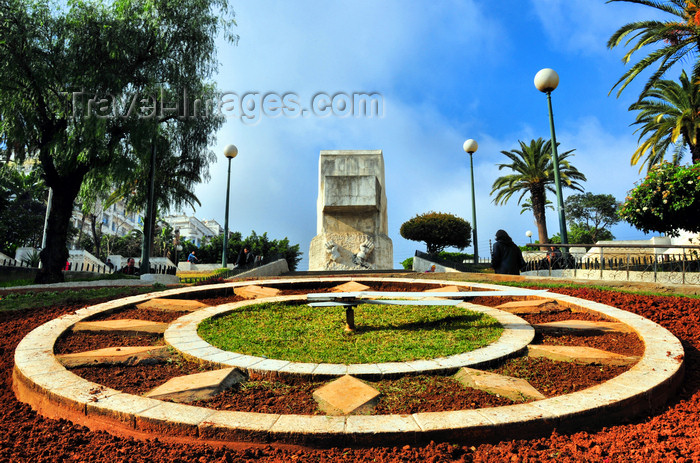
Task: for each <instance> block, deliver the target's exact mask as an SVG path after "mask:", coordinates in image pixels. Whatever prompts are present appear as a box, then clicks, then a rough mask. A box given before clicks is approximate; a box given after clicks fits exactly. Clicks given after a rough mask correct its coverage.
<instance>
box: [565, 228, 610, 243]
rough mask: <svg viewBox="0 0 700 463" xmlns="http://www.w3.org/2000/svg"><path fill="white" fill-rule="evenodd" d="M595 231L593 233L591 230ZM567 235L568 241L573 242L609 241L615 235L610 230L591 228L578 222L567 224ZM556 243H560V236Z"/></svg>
mask: <svg viewBox="0 0 700 463" xmlns="http://www.w3.org/2000/svg"><path fill="white" fill-rule="evenodd" d="M594 231H595V235H594V234H593V232H594ZM567 234H568V237H569V243H573V244H594V243H597V242H598V241H609V240H614V239H615V236H614V235H613V234H612V232H611V231H610V230H605V229H602V230H591V229H590V228H587V227H585V226H582V225H580V224H576V223H575V224H572V225H570V226H569V230H568V231H567ZM552 242H553V243H554V241H552ZM556 242H557V243H561V238H559V240H558V241H556Z"/></svg>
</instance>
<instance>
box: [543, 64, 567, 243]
mask: <svg viewBox="0 0 700 463" xmlns="http://www.w3.org/2000/svg"><path fill="white" fill-rule="evenodd" d="M557 85H559V75H558V74H557V73H556V71H554V69H548V68H546V69H542V70H540V71H539V72H538V73H537V74H536V75H535V87H537V90H539V91H540V92H542V93H546V94H547V106H548V108H549V129H550V131H551V132H552V163H553V164H554V186H555V189H556V192H557V213H558V214H559V231H560V234H561V243H562V244H568V243H569V240H568V238H567V236H566V220H565V218H564V199H563V197H562V194H561V178H560V176H559V155H558V154H557V137H556V135H555V133H554V115H553V113H552V92H553V91H554V89H556V88H557ZM565 250H566V248H565Z"/></svg>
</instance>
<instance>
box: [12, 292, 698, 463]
mask: <svg viewBox="0 0 700 463" xmlns="http://www.w3.org/2000/svg"><path fill="white" fill-rule="evenodd" d="M556 292H559V293H564V294H569V295H572V296H575V297H580V298H583V299H589V300H594V301H598V302H602V303H604V304H609V305H612V306H615V307H620V308H622V309H625V310H629V311H631V312H635V313H638V314H640V315H642V316H644V317H647V318H649V319H651V320H652V321H655V322H656V323H659V324H661V325H662V326H664V327H666V328H667V329H669V330H670V331H671V332H673V334H674V335H676V336H677V337H678V338H679V339H680V340H681V341H682V342H683V346H684V348H685V351H686V377H685V380H684V382H683V384H682V387H681V391H680V393H679V395H678V397H676V398H675V399H673V400H672V401H671V403H669V404H668V405H667V406H666V407H664V408H663V409H662V410H658V411H657V412H656V413H655V414H652V415H651V416H648V417H642V418H636V419H634V420H632V421H631V422H629V423H622V424H617V425H612V426H610V427H605V428H602V429H594V430H587V431H581V432H577V433H574V434H566V435H562V434H558V433H557V432H553V433H552V434H551V435H549V436H546V437H542V438H539V439H529V440H517V439H516V440H504V441H502V442H499V443H496V444H482V445H479V446H461V445H451V444H449V443H430V444H428V445H425V446H410V445H406V446H403V447H387V448H370V449H343V448H330V449H320V450H319V449H303V448H293V447H288V446H286V447H282V446H271V445H262V446H250V447H249V448H243V447H241V448H234V449H224V448H213V447H209V446H206V445H197V444H184V443H183V444H172V443H164V442H161V441H158V440H150V441H137V440H133V439H125V438H119V437H115V436H112V435H109V434H107V433H104V432H95V433H93V432H90V431H89V430H88V429H87V428H84V427H81V426H77V425H73V424H71V423H70V422H68V421H65V420H51V419H45V418H43V417H41V416H38V415H37V414H36V413H35V412H34V411H33V410H31V408H30V407H29V406H28V405H26V404H23V403H20V402H18V401H17V400H16V399H15V397H14V394H13V393H12V388H11V385H12V379H11V372H12V366H13V353H14V349H15V347H16V345H17V343H18V342H19V341H20V340H21V339H22V338H23V337H24V336H25V335H26V334H27V333H28V332H29V331H31V330H32V329H33V328H35V327H37V326H39V325H41V324H43V323H45V322H47V321H49V320H51V319H53V318H55V317H57V316H60V315H62V314H65V313H70V312H72V311H74V310H76V309H77V308H79V307H78V306H65V307H52V308H50V309H36V310H24V311H21V312H2V313H0V326H1V327H2V333H3V336H2V338H1V339H0V371H1V372H2V377H1V379H0V380H1V381H2V386H3V387H2V388H1V389H0V426H1V427H2V429H3V432H2V433H0V461H8V462H29V461H31V462H49V461H50V462H59V461H61V462H64V461H65V462H75V461H94V462H101V461H109V462H151V461H159V462H160V461H164V462H169V461H181V462H189V461H194V462H210V461H211V462H232V461H380V462H381V461H435V462H443V461H499V462H500V461H507V462H525V461H552V462H554V461H556V462H574V461H576V462H578V461H649V462H652V461H675V462H691V461H700V427H699V426H698V413H699V412H700V355H699V351H698V349H700V327H699V326H698V320H699V319H700V300H698V299H689V298H678V297H662V296H634V295H627V294H623V293H616V292H608V291H600V290H595V289H588V288H573V289H557V290H556ZM505 437H506V436H504V438H505Z"/></svg>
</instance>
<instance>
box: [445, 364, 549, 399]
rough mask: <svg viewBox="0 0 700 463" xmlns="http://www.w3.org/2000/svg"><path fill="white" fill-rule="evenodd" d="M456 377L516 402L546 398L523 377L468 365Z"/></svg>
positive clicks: (465, 383) (479, 388) (470, 385)
mask: <svg viewBox="0 0 700 463" xmlns="http://www.w3.org/2000/svg"><path fill="white" fill-rule="evenodd" d="M454 378H455V379H456V380H457V381H459V382H460V383H462V385H464V386H467V387H471V388H473V389H478V390H480V391H485V392H489V393H491V394H498V395H500V396H503V397H507V398H509V399H511V400H513V401H516V402H522V401H523V399H535V400H539V399H544V398H545V396H544V395H542V393H541V392H540V391H538V390H537V389H535V388H534V387H532V385H531V384H530V383H528V382H527V381H525V380H524V379H521V378H513V377H511V376H504V375H499V374H496V373H491V372H488V371H481V370H475V369H473V368H466V367H463V368H460V369H459V371H458V372H457V373H456V374H455V376H454Z"/></svg>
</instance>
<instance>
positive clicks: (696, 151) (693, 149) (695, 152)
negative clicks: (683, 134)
mask: <svg viewBox="0 0 700 463" xmlns="http://www.w3.org/2000/svg"><path fill="white" fill-rule="evenodd" d="M688 147H689V148H690V156H691V157H692V163H693V164H697V163H698V162H700V144H697V145H693V144H691V143H688Z"/></svg>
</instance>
